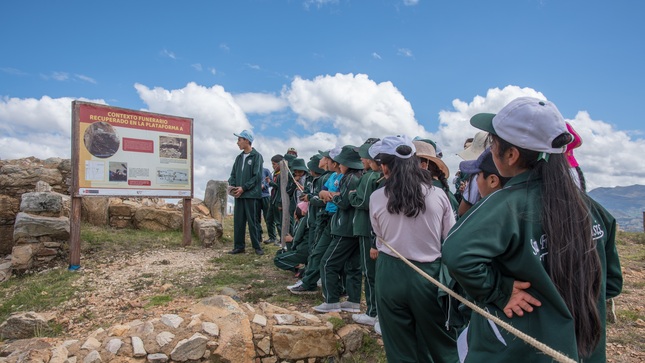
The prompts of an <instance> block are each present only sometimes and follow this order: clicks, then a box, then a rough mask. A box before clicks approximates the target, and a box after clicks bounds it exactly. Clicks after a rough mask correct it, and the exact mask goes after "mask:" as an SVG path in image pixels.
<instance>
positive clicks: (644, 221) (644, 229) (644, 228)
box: [643, 212, 645, 232]
mask: <svg viewBox="0 0 645 363" xmlns="http://www.w3.org/2000/svg"><path fill="white" fill-rule="evenodd" d="M643 232H645V212H643Z"/></svg>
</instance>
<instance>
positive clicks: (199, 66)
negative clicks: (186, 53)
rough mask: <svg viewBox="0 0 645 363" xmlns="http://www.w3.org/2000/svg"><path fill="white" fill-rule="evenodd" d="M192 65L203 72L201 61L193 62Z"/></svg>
mask: <svg viewBox="0 0 645 363" xmlns="http://www.w3.org/2000/svg"><path fill="white" fill-rule="evenodd" d="M190 66H191V67H193V68H194V69H195V70H196V71H198V72H201V71H202V69H203V68H202V65H201V64H200V63H195V64H191V65H190Z"/></svg>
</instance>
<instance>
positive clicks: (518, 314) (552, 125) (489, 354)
mask: <svg viewBox="0 0 645 363" xmlns="http://www.w3.org/2000/svg"><path fill="white" fill-rule="evenodd" d="M470 123H471V124H472V125H473V126H475V127H477V128H479V129H481V130H484V131H488V132H489V133H490V134H491V139H492V146H491V151H492V154H493V161H494V163H495V165H496V166H497V169H498V170H499V173H500V174H501V175H502V176H504V177H510V178H511V179H510V180H509V181H508V182H507V183H506V185H505V187H504V188H503V189H501V190H498V191H496V192H494V193H492V194H490V195H489V196H488V197H486V198H485V199H482V200H481V201H480V202H478V203H477V204H475V205H474V206H473V207H472V208H471V209H470V210H469V211H468V212H467V213H466V214H464V215H463V216H462V217H461V218H460V220H459V223H457V224H456V225H455V226H454V227H453V229H452V230H451V231H450V233H449V235H448V237H447V238H446V241H445V243H444V263H445V264H446V266H447V267H448V269H449V271H450V273H451V275H452V276H453V277H454V278H455V279H456V280H457V281H458V282H459V283H460V285H461V286H462V287H463V288H464V290H465V291H466V292H467V293H468V295H470V297H472V298H473V299H474V300H475V301H476V302H477V303H479V305H480V306H482V307H483V308H485V309H486V310H488V311H489V312H490V313H492V314H496V315H498V316H499V317H500V318H501V319H503V320H507V321H508V322H509V323H510V324H511V325H513V326H514V327H515V328H517V329H519V330H521V331H523V332H525V333H527V334H528V335H530V336H532V337H533V338H535V339H537V340H539V341H541V342H542V343H544V344H546V345H548V346H550V347H551V348H553V349H556V350H557V351H560V352H561V353H564V354H566V355H567V356H569V357H570V358H572V359H575V360H581V359H583V360H584V362H585V363H586V362H592V361H593V362H596V361H597V362H604V361H605V325H604V321H605V304H604V301H605V298H609V297H613V296H616V295H618V293H620V290H621V287H622V276H621V272H620V263H619V260H618V254H617V253H616V247H615V244H614V236H615V230H616V225H615V220H614V219H613V217H612V216H611V215H609V213H607V212H606V211H605V210H604V209H603V208H602V207H600V206H599V205H598V204H597V203H595V202H593V201H592V200H591V199H589V198H588V197H587V196H586V195H584V193H582V192H581V191H580V189H579V188H578V187H577V186H576V184H575V183H574V181H573V179H572V178H571V174H570V173H569V171H568V164H567V161H566V159H565V157H564V151H565V150H566V145H567V144H568V143H569V142H571V141H572V140H573V137H572V135H571V134H570V133H569V132H567V127H566V124H565V122H564V119H563V117H562V115H561V114H560V112H559V111H558V109H557V108H556V107H555V105H554V104H553V103H551V102H548V101H541V100H539V99H535V98H530V97H522V98H518V99H515V100H514V101H512V102H511V103H509V104H508V105H507V106H505V107H504V108H503V109H502V110H501V111H500V112H499V113H498V114H497V115H494V114H477V115H475V116H473V118H471V120H470ZM462 336H463V337H465V338H466V344H464V345H463V346H462V345H461V344H460V347H459V348H460V356H462V358H463V357H464V356H465V361H466V362H486V361H496V362H501V361H504V362H514V361H524V362H550V361H551V358H549V357H548V356H547V355H545V354H542V353H540V352H539V351H537V350H535V349H534V348H532V347H531V346H529V345H527V344H526V343H524V342H523V341H522V340H521V339H518V338H516V337H515V336H513V335H511V334H509V333H508V332H506V331H504V330H503V329H499V328H498V327H497V325H495V324H494V323H493V322H492V321H488V320H487V319H485V318H484V317H482V316H481V315H479V314H476V313H473V314H472V315H471V321H470V325H469V327H468V328H467V331H466V332H465V333H463V335H462ZM461 338H462V337H460V343H461ZM462 348H463V349H462ZM462 353H463V354H462Z"/></svg>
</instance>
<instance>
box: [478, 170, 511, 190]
mask: <svg viewBox="0 0 645 363" xmlns="http://www.w3.org/2000/svg"><path fill="white" fill-rule="evenodd" d="M482 173H483V174H484V179H485V178H488V177H489V176H491V175H495V176H496V177H497V179H499V185H500V186H502V187H503V186H504V185H506V183H507V182H508V181H509V180H511V178H506V177H503V176H501V175H499V174H498V173H489V172H487V171H485V170H482Z"/></svg>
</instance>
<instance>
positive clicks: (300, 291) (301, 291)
mask: <svg viewBox="0 0 645 363" xmlns="http://www.w3.org/2000/svg"><path fill="white" fill-rule="evenodd" d="M289 291H291V293H292V294H296V295H311V294H317V293H318V291H317V289H313V290H307V289H305V288H304V287H302V285H299V286H296V287H294V288H293V289H289ZM338 311H340V310H338Z"/></svg>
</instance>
